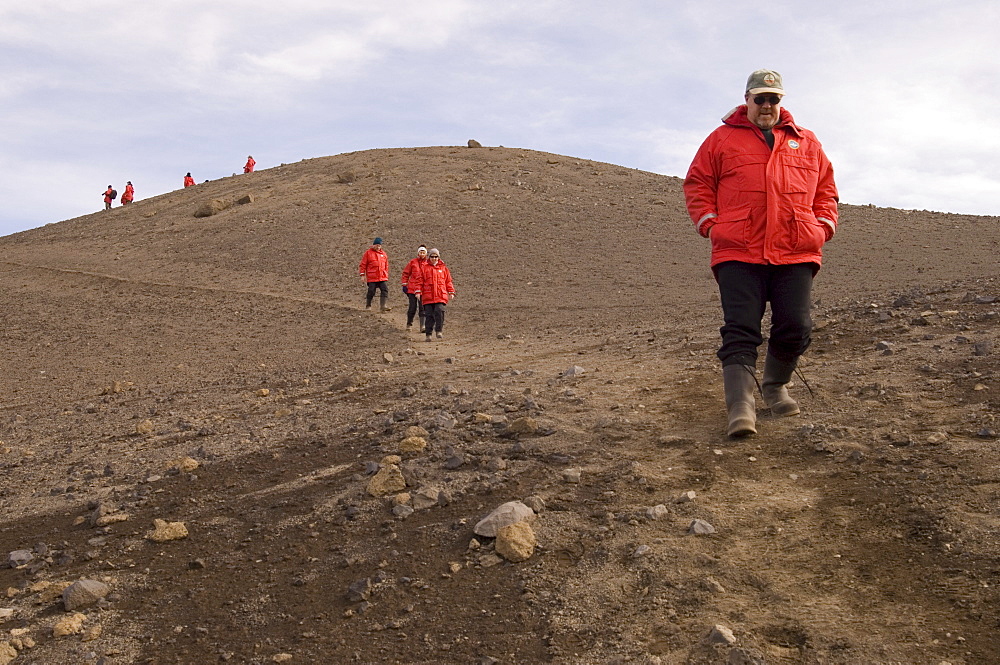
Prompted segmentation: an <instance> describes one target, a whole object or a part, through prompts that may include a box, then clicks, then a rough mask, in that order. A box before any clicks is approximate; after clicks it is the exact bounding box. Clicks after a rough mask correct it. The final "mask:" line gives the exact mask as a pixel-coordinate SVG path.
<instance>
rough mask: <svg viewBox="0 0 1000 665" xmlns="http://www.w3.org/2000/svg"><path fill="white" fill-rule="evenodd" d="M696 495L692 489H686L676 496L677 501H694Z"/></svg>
mask: <svg viewBox="0 0 1000 665" xmlns="http://www.w3.org/2000/svg"><path fill="white" fill-rule="evenodd" d="M697 496H698V495H697V494H695V493H694V490H688V491H687V492H684V493H683V494H681V495H680V496H679V497H677V503H687V502H689V501H694V500H695V498H696V497H697Z"/></svg>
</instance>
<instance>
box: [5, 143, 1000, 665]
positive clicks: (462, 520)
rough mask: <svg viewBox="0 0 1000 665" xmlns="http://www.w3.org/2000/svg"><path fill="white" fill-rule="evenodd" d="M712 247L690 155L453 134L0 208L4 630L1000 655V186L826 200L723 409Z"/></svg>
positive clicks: (414, 647)
mask: <svg viewBox="0 0 1000 665" xmlns="http://www.w3.org/2000/svg"><path fill="white" fill-rule="evenodd" d="M196 213H198V214H199V215H203V216H196ZM375 236H381V237H382V238H384V239H385V247H386V250H387V252H388V253H389V256H390V260H391V282H390V283H391V285H392V287H393V291H392V296H391V302H390V304H391V305H393V309H392V311H390V312H387V313H384V314H379V313H373V312H368V311H365V310H364V304H363V295H364V289H363V286H362V285H361V281H360V279H359V278H358V276H357V264H358V261H359V259H360V256H361V253H362V252H363V251H364V250H365V249H366V248H367V247H368V245H369V244H370V242H371V240H372V238H374V237H375ZM421 243H424V244H427V245H428V246H433V247H437V248H439V249H440V250H441V253H442V257H443V259H444V261H445V262H446V263H447V264H448V266H449V267H450V268H451V270H452V274H453V275H454V278H455V284H456V287H457V290H458V297H457V298H456V300H455V301H454V303H453V304H452V305H450V306H449V307H448V313H447V322H446V326H445V337H444V339H442V340H435V341H434V342H431V343H427V342H425V341H424V338H423V335H418V334H416V333H408V332H407V331H406V330H405V328H404V323H405V299H404V296H403V295H402V293H401V292H400V290H399V286H398V284H399V276H400V271H401V270H402V268H403V266H404V265H405V264H406V262H407V261H408V260H409V259H410V258H412V256H413V255H414V254H415V250H416V247H417V245H419V244H421ZM708 251H709V248H708V245H707V241H705V240H704V239H702V238H700V237H699V236H698V235H697V234H696V233H695V232H694V230H693V228H692V225H691V223H690V221H689V219H688V218H687V215H686V213H685V211H684V205H683V196H682V193H681V187H680V180H678V179H677V178H672V177H665V176H659V175H655V174H651V173H645V172H640V171H635V170H631V169H626V168H623V167H619V166H614V165H611V164H602V163H596V162H591V161H586V160H580V159H575V158H572V157H565V156H560V155H552V154H546V153H539V152H535V151H530V150H520V149H507V148H457V147H456V148H449V147H441V148H418V149H393V150H373V151H366V152H359V153H352V154H346V155H339V156H336V157H329V158H323V159H313V160H307V161H303V162H300V163H297V164H291V165H283V166H281V167H278V168H274V169H269V170H266V171H261V172H257V173H253V174H248V175H240V176H234V177H232V178H226V179H223V180H219V181H215V182H209V183H204V184H199V185H197V186H195V187H190V188H187V189H184V190H179V191H176V192H172V193H169V194H165V195H163V196H159V197H156V198H152V199H148V200H143V201H138V202H136V203H134V204H132V205H131V206H129V207H128V208H115V209H113V210H111V211H110V212H103V211H101V212H96V213H94V214H92V215H88V216H85V217H80V218H77V219H72V220H67V221H64V222H60V223H58V224H52V225H48V226H45V227H42V228H39V229H34V230H31V231H26V232H23V233H19V234H16V235H12V236H8V237H5V238H2V239H0V276H2V284H3V289H2V290H0V305H2V309H3V312H4V314H5V316H4V323H3V325H2V326H0V363H2V368H3V377H4V383H3V393H2V402H0V559H2V560H0V566H2V568H0V663H7V662H13V663H15V664H16V665H20V664H21V663H25V664H27V663H35V664H38V665H41V664H46V663H56V662H72V663H103V664H105V665H111V664H117V663H155V664H166V663H211V662H232V663H272V662H290V663H401V664H402V663H406V664H418V663H476V664H478V663H483V664H490V663H510V664H514V663H559V664H570V663H580V664H590V663H594V664H602V665H603V664H611V663H642V664H648V665H652V664H654V663H678V664H679V663H685V664H692V665H694V664H714V663H728V664H730V665H738V664H752V663H775V664H784V663H789V664H791V663H810V664H813V663H815V664H819V663H824V664H848V663H850V664H857V663H929V664H932V665H939V664H942V663H951V664H952V665H960V664H962V665H973V664H984V665H985V664H988V663H996V662H998V655H997V654H998V653H1000V637H998V635H1000V593H998V585H1000V464H998V461H997V460H998V452H1000V439H998V435H997V432H998V430H1000V422H997V413H998V393H1000V362H998V358H1000V340H998V328H1000V315H998V311H1000V302H998V297H1000V282H998V279H997V278H998V270H997V265H998V261H997V256H998V253H1000V220H998V219H997V218H995V217H974V216H960V215H948V214H941V213H933V212H927V211H903V210H895V209H884V208H874V207H866V206H851V205H843V206H842V209H841V226H840V231H839V232H838V234H837V235H836V237H835V238H834V239H833V241H832V242H831V243H830V244H829V245H828V246H827V250H826V264H825V265H824V267H823V269H822V271H821V272H820V274H819V276H818V278H817V282H816V290H815V309H814V318H815V320H816V323H817V327H816V332H815V335H814V341H813V345H812V348H811V349H810V350H809V352H808V354H807V356H806V357H805V359H804V361H803V364H802V368H801V369H802V377H797V378H796V379H795V380H794V383H793V386H792V388H791V391H792V393H793V395H794V396H795V397H796V398H797V399H798V400H799V402H800V404H801V406H802V414H801V415H799V416H797V417H794V418H784V419H775V418H772V417H771V416H770V415H769V414H768V413H767V411H766V410H764V409H763V408H760V410H759V423H758V430H759V434H758V435H757V436H755V437H751V438H747V439H743V440H735V441H734V440H730V439H728V438H726V437H725V435H724V430H725V413H724V407H723V403H722V384H721V376H720V371H719V367H718V362H717V360H716V358H715V356H714V353H715V349H716V346H717V340H718V327H719V325H720V321H719V317H720V310H719V304H718V296H717V293H716V290H715V284H714V282H713V280H712V277H711V273H710V271H709V270H708ZM758 403H759V400H758ZM393 456H396V457H393ZM394 482H395V483H396V484H395V485H393V483H394ZM373 483H375V485H374V486H373ZM511 501H521V502H523V503H525V504H527V505H529V506H531V507H533V508H534V509H535V511H534V512H535V515H534V516H533V517H532V518H531V519H530V520H529V521H528V525H529V526H530V532H531V534H533V535H534V537H535V539H536V545H535V546H534V547H533V548H530V547H529V553H530V557H529V558H527V559H526V560H524V561H519V562H514V561H512V560H510V559H517V558H518V557H515V556H512V555H510V554H509V553H508V550H507V549H505V548H504V547H501V546H498V542H497V541H496V540H494V538H491V537H486V536H482V535H477V534H476V533H475V531H474V529H475V527H476V525H477V523H478V522H479V521H480V520H482V519H483V518H484V517H486V516H487V515H488V514H489V513H491V511H493V510H494V509H495V508H497V507H498V506H501V505H502V504H505V503H507V502H511ZM154 520H160V521H159V522H156V525H154ZM699 520H700V521H699ZM706 524H707V525H711V529H708V528H707V527H706V526H705V525H706ZM695 525H697V526H698V527H700V528H699V529H694V528H693V526H695ZM157 527H158V528H157ZM702 529H704V530H709V531H711V530H714V532H712V533H704V534H702V533H692V531H699V530H702ZM80 580H94V581H96V582H100V583H101V584H100V585H92V586H91V587H89V588H91V589H97V590H98V592H95V595H94V597H92V598H89V599H86V600H83V601H76V600H74V601H73V603H70V604H71V605H72V606H73V609H71V610H67V602H65V601H64V599H63V594H64V588H65V587H67V586H68V585H69V584H71V583H74V582H78V581H80ZM84 586H87V585H84ZM76 588H77V589H78V588H80V587H79V585H78V587H76ZM74 598H76V596H74ZM76 602H79V603H81V604H80V605H76Z"/></svg>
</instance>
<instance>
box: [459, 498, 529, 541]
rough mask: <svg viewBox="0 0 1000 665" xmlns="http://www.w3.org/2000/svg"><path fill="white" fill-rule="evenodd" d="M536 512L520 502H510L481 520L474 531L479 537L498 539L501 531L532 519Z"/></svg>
mask: <svg viewBox="0 0 1000 665" xmlns="http://www.w3.org/2000/svg"><path fill="white" fill-rule="evenodd" d="M534 516H535V512H534V511H533V510H532V509H531V508H528V507H527V506H526V505H524V504H523V503H521V502H520V501H508V502H507V503H505V504H503V505H501V506H498V507H497V508H495V509H494V510H493V512H491V513H490V514H489V515H487V516H486V517H484V518H483V519H481V520H479V522H478V523H477V524H476V526H475V528H473V531H474V532H475V533H476V535H478V536H486V537H487V538H496V537H497V533H498V532H499V530H500V529H501V528H503V527H505V526H509V525H511V524H517V523H518V522H525V521H527V520H530V519H532V518H533V517H534Z"/></svg>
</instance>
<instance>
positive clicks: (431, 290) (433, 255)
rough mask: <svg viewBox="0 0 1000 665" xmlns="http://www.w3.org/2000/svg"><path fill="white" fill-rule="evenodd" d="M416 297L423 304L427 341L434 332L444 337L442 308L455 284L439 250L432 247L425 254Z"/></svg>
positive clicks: (452, 295)
mask: <svg viewBox="0 0 1000 665" xmlns="http://www.w3.org/2000/svg"><path fill="white" fill-rule="evenodd" d="M416 295H417V297H418V298H420V302H421V304H423V306H424V325H425V328H424V331H425V332H426V333H427V341H428V342H429V341H431V333H432V332H436V333H437V337H438V339H441V338H442V337H444V335H443V334H442V330H443V329H444V308H445V306H447V304H448V303H450V302H451V301H452V299H454V297H455V285H454V284H453V283H452V281H451V271H450V270H448V266H446V265H445V264H444V261H442V260H441V252H439V251H438V250H436V249H432V250H431V251H430V252H429V253H428V254H427V264H426V265H425V266H424V267H423V270H422V271H421V280H420V286H419V287H418V288H417V293H416Z"/></svg>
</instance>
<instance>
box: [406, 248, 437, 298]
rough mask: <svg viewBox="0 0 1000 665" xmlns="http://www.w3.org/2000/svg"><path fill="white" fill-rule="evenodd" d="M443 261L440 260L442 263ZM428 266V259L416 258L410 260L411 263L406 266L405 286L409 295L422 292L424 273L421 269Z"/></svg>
mask: <svg viewBox="0 0 1000 665" xmlns="http://www.w3.org/2000/svg"><path fill="white" fill-rule="evenodd" d="M440 261H441V259H438V262H439V263H440ZM425 265H427V257H426V256H425V257H423V258H421V257H419V256H415V257H413V258H412V259H410V262H409V263H407V264H406V267H405V268H403V286H405V287H406V292H407V293H416V292H417V291H419V290H420V285H421V283H422V282H423V273H422V272H421V269H422V268H423V266H425Z"/></svg>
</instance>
